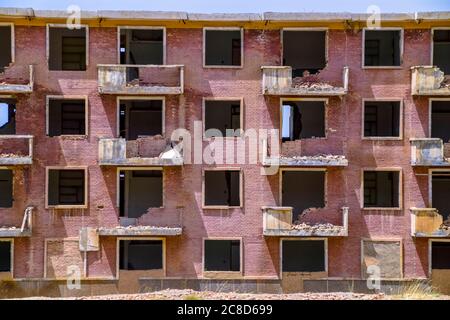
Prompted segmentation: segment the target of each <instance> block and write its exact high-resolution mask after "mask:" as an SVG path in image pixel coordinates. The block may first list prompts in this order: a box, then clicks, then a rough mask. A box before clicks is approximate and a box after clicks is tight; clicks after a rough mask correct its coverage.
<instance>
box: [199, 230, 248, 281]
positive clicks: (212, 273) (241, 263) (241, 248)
mask: <svg viewBox="0 0 450 320" xmlns="http://www.w3.org/2000/svg"><path fill="white" fill-rule="evenodd" d="M207 240H212V241H214V240H231V241H239V271H213V270H206V269H205V266H206V250H205V247H206V246H205V244H206V241H207ZM243 266H244V243H243V238H242V237H203V239H202V273H203V276H204V277H211V276H212V277H215V276H217V275H236V276H239V275H241V276H242V275H243V274H244V270H243Z"/></svg>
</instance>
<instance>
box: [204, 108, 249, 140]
mask: <svg viewBox="0 0 450 320" xmlns="http://www.w3.org/2000/svg"><path fill="white" fill-rule="evenodd" d="M240 113H241V110H240V101H216V100H214V101H212V100H207V101H205V131H206V132H205V136H206V137H208V138H209V137H212V136H214V134H213V133H211V132H207V130H208V129H215V130H219V131H220V132H221V133H222V136H223V137H225V136H236V133H235V132H234V130H238V129H241V118H240ZM227 129H228V130H230V129H231V130H233V132H230V133H229V134H227Z"/></svg>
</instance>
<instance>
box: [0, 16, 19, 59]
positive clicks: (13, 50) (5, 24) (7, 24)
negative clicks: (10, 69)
mask: <svg viewBox="0 0 450 320" xmlns="http://www.w3.org/2000/svg"><path fill="white" fill-rule="evenodd" d="M0 26H1V27H10V28H11V44H10V46H11V63H14V62H16V45H15V43H16V42H15V31H14V23H12V22H0Z"/></svg>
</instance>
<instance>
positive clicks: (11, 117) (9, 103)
mask: <svg viewBox="0 0 450 320" xmlns="http://www.w3.org/2000/svg"><path fill="white" fill-rule="evenodd" d="M0 134H16V101H15V100H13V99H0Z"/></svg>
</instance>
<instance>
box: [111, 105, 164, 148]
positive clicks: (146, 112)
mask: <svg viewBox="0 0 450 320" xmlns="http://www.w3.org/2000/svg"><path fill="white" fill-rule="evenodd" d="M119 117H120V119H119V123H120V137H121V138H125V139H127V140H136V139H137V138H139V137H147V136H154V135H162V134H163V121H164V118H163V117H164V115H163V100H121V101H120V112H119Z"/></svg>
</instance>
